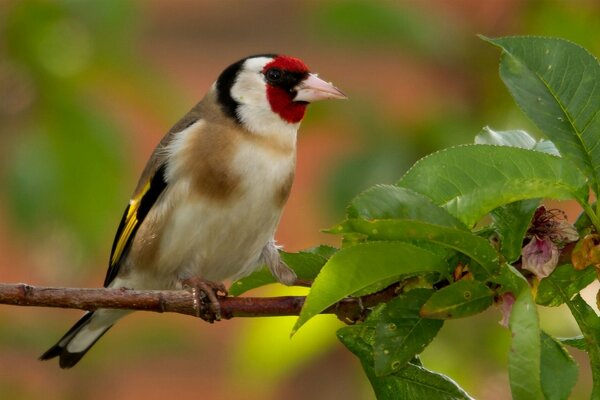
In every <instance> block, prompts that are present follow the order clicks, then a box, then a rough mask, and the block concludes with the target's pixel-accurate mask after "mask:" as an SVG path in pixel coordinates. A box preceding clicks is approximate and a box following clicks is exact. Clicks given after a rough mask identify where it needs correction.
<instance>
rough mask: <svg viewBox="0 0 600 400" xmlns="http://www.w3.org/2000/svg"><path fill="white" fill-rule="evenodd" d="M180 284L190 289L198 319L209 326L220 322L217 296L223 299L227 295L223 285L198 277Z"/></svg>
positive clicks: (219, 307)
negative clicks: (208, 323)
mask: <svg viewBox="0 0 600 400" xmlns="http://www.w3.org/2000/svg"><path fill="white" fill-rule="evenodd" d="M181 283H183V285H184V286H187V287H189V288H191V289H192V294H193V295H194V308H195V309H196V313H197V315H198V317H200V318H202V319H203V320H205V321H206V322H210V323H211V324H212V323H213V322H215V321H220V320H221V304H220V303H219V296H222V297H225V296H227V295H228V292H227V289H226V288H225V285H224V284H223V283H221V282H212V281H208V280H206V279H202V278H199V277H192V278H187V279H184V280H183V281H182V282H181Z"/></svg>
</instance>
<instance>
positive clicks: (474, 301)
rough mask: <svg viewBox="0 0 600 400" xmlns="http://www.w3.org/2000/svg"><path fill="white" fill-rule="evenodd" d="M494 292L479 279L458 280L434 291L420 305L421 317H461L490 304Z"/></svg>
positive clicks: (476, 311)
mask: <svg viewBox="0 0 600 400" xmlns="http://www.w3.org/2000/svg"><path fill="white" fill-rule="evenodd" d="M493 300H494V292H493V291H492V290H491V289H490V288H488V287H487V286H486V285H485V284H483V283H482V282H479V281H470V280H466V279H463V280H460V281H458V282H455V283H453V284H451V285H449V286H446V287H444V288H442V289H440V290H438V291H437V292H435V293H434V294H433V295H432V296H431V297H430V298H429V300H427V302H426V303H425V304H424V305H423V307H421V311H420V314H421V316H422V317H423V318H439V319H450V318H463V317H468V316H471V315H474V314H478V313H480V312H483V311H484V310H486V309H487V308H488V307H489V306H491V305H492V303H493Z"/></svg>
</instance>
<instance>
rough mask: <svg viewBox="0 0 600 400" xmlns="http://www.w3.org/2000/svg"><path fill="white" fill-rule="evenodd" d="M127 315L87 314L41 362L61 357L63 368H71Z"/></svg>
mask: <svg viewBox="0 0 600 400" xmlns="http://www.w3.org/2000/svg"><path fill="white" fill-rule="evenodd" d="M125 314H127V311H122V310H106V309H103V310H97V311H94V312H88V313H86V314H85V315H84V316H83V317H81V319H80V320H79V321H77V322H76V323H75V325H73V327H72V328H71V329H69V331H68V332H67V333H65V335H64V336H63V337H62V338H61V339H60V340H59V341H58V343H56V344H55V345H54V346H52V347H51V348H50V349H48V351H46V352H45V353H44V354H42V355H41V356H40V360H50V359H51V358H54V357H59V359H58V364H59V365H60V367H61V368H71V367H72V366H74V365H75V364H77V363H78V362H79V360H81V358H82V357H83V356H84V355H85V353H87V352H88V350H89V349H90V348H91V347H92V346H93V345H94V343H96V342H97V341H98V339H100V338H101V337H102V335H104V334H105V333H106V331H108V330H109V329H110V328H111V327H112V326H113V324H114V323H115V322H117V321H118V320H119V319H120V318H121V317H123V316H124V315H125Z"/></svg>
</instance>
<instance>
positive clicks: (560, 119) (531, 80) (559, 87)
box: [484, 36, 600, 191]
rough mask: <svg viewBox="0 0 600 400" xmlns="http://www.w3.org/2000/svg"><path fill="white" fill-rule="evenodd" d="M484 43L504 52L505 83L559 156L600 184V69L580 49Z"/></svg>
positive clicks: (538, 41) (544, 41) (539, 40)
mask: <svg viewBox="0 0 600 400" xmlns="http://www.w3.org/2000/svg"><path fill="white" fill-rule="evenodd" d="M484 40H486V41H488V42H490V43H492V44H493V45H496V46H498V47H500V48H501V49H502V55H501V59H500V77H501V78H502V81H503V82H504V84H505V85H506V86H507V88H508V90H509V92H510V93H511V95H512V96H513V98H514V99H515V101H516V102H517V104H518V105H519V106H520V107H521V109H522V110H523V111H524V112H525V114H527V116H528V117H529V118H531V120H533V122H534V123H535V124H536V125H537V126H538V127H539V128H540V129H541V130H542V131H543V132H544V133H545V134H546V135H547V136H548V137H549V138H550V139H551V140H552V141H553V142H554V144H555V145H556V147H557V148H558V150H559V151H560V153H561V154H562V155H563V157H565V158H566V159H567V160H569V161H571V162H572V163H574V164H575V165H576V166H577V167H578V168H579V169H580V170H581V171H583V172H584V173H585V175H586V176H588V177H590V178H591V177H593V179H594V180H595V182H596V185H594V186H595V187H594V189H595V190H596V191H597V185H598V182H600V63H599V62H598V59H597V58H595V57H594V56H593V55H592V54H590V53H589V52H588V51H587V50H585V49H584V48H582V47H580V46H578V45H576V44H575V43H572V42H569V41H566V40H562V39H555V38H544V37H532V36H529V37H528V36H515V37H504V38H498V39H489V38H484Z"/></svg>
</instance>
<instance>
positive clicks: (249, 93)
mask: <svg viewBox="0 0 600 400" xmlns="http://www.w3.org/2000/svg"><path fill="white" fill-rule="evenodd" d="M344 98H346V96H345V95H344V94H343V93H342V92H340V91H339V90H338V89H337V88H335V87H334V86H333V85H331V84H330V83H327V82H325V81H323V80H321V79H320V78H318V77H317V75H315V74H312V73H310V72H309V69H308V67H307V66H306V65H305V64H304V63H303V62H302V61H301V60H299V59H297V58H293V57H289V56H285V55H274V54H267V55H256V56H251V57H247V58H244V59H242V60H240V61H238V62H236V63H235V64H232V65H230V66H229V67H227V68H226V69H225V70H224V71H223V72H222V73H221V75H220V76H219V78H218V79H217V81H216V82H215V83H214V84H213V85H212V87H211V88H210V90H209V91H208V93H207V94H206V95H205V97H204V99H202V100H201V101H200V102H199V103H198V104H196V106H194V107H193V108H192V109H191V110H190V112H188V113H187V114H186V115H185V116H184V117H183V118H181V119H180V120H179V122H177V123H176V124H175V126H173V128H171V130H170V131H169V132H168V133H167V134H166V135H165V136H164V138H163V139H162V140H161V141H160V143H159V144H158V146H157V147H156V149H155V150H154V152H153V153H152V155H151V157H150V160H149V161H148V163H147V164H146V167H145V168H144V170H143V172H142V176H141V178H140V180H139V182H138V184H137V187H136V189H135V191H134V194H133V197H132V198H131V200H130V201H129V205H128V206H127V208H126V209H125V213H124V215H123V218H122V219H121V223H120V224H119V227H118V229H117V233H116V237H115V240H114V243H113V246H112V250H111V255H110V261H109V268H108V271H107V274H106V278H105V280H104V287H108V288H132V289H162V290H168V289H181V288H182V287H183V286H182V285H183V282H189V281H192V282H195V283H196V284H198V285H199V287H200V288H202V289H203V291H205V292H207V293H206V295H207V296H209V297H210V298H211V299H212V300H215V299H216V297H215V294H214V292H213V291H212V290H205V289H206V287H207V286H208V287H211V288H220V287H222V286H221V285H220V284H218V283H219V282H222V281H223V280H226V279H231V280H235V279H239V278H241V277H244V276H246V275H248V274H250V273H251V272H253V271H255V270H256V269H257V268H259V267H260V266H262V265H265V264H266V265H267V266H268V268H269V270H270V271H271V273H272V274H273V275H274V276H275V277H276V279H277V280H278V281H279V282H281V283H283V284H285V285H291V284H293V283H294V281H295V279H296V275H295V274H294V272H293V271H292V270H291V269H289V268H288V267H287V266H286V265H285V264H284V263H283V262H282V261H281V260H280V258H279V253H278V247H277V245H276V244H275V240H274V234H275V230H276V228H277V225H278V223H279V219H280V216H281V212H282V209H283V206H284V204H285V203H286V201H287V198H288V195H289V193H290V188H291V186H292V181H293V180H294V170H295V161H296V134H297V131H298V127H299V125H300V122H301V121H302V118H303V117H304V113H305V111H306V107H307V105H308V103H311V102H313V101H317V100H324V99H344ZM194 279H195V281H194ZM202 284H206V285H204V286H203V285H202ZM213 304H214V301H213ZM129 312H130V311H127V310H109V309H99V310H96V311H93V312H88V313H86V314H85V315H84V316H83V317H82V318H81V319H80V320H79V321H78V322H77V323H76V324H75V325H74V326H73V327H72V328H71V329H70V330H69V331H68V332H67V333H66V334H65V335H64V336H63V337H62V338H61V339H60V340H59V341H58V343H57V344H56V345H54V346H52V347H51V348H50V349H49V350H48V351H46V352H45V353H44V354H43V355H42V356H41V357H40V359H41V360H48V359H51V358H54V357H59V365H60V367H61V368H70V367H72V366H74V365H75V364H77V362H79V360H80V359H81V358H82V357H83V356H84V355H85V353H86V352H87V351H88V350H89V349H90V348H91V347H92V346H93V345H94V343H96V341H97V340H98V339H99V338H100V337H101V336H102V335H103V334H104V333H106V331H108V329H110V328H111V327H112V326H113V325H114V324H115V323H116V322H117V321H118V320H119V319H120V318H122V317H123V316H125V315H126V314H128V313H129ZM216 312H217V313H218V309H217V310H216ZM217 318H218V314H217Z"/></svg>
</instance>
